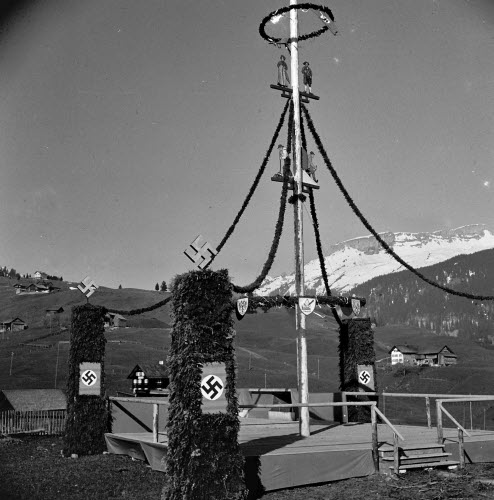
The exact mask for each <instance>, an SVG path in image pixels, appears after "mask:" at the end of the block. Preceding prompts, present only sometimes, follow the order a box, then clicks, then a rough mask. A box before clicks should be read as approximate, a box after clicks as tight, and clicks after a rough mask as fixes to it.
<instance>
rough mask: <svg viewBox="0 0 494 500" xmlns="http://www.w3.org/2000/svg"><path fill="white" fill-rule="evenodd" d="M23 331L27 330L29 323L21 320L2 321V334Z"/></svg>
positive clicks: (0, 330) (0, 329)
mask: <svg viewBox="0 0 494 500" xmlns="http://www.w3.org/2000/svg"><path fill="white" fill-rule="evenodd" d="M22 330H27V323H26V322H25V321H24V320H22V319H21V318H18V317H17V318H12V319H6V320H4V321H0V332H20V331H22Z"/></svg>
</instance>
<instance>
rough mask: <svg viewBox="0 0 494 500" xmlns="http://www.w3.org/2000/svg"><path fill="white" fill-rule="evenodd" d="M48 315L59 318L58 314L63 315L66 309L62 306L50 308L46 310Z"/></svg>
mask: <svg viewBox="0 0 494 500" xmlns="http://www.w3.org/2000/svg"><path fill="white" fill-rule="evenodd" d="M45 311H46V315H47V316H57V315H58V314H62V313H63V311H64V308H63V307H62V306H58V307H57V306H55V307H49V308H48V309H45Z"/></svg>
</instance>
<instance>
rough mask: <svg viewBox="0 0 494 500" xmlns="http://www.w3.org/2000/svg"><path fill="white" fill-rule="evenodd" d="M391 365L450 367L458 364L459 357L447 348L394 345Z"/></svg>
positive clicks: (445, 346) (391, 351)
mask: <svg viewBox="0 0 494 500" xmlns="http://www.w3.org/2000/svg"><path fill="white" fill-rule="evenodd" d="M389 354H391V364H392V365H396V364H400V363H401V364H410V365H412V364H413V365H434V366H448V365H454V364H456V361H457V358H458V356H457V355H456V354H455V353H454V352H453V351H452V350H451V349H450V348H449V347H448V346H447V345H444V346H442V347H432V346H425V347H421V348H419V347H415V346H409V345H394V346H393V347H392V348H391V349H390V351H389Z"/></svg>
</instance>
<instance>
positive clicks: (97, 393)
mask: <svg viewBox="0 0 494 500" xmlns="http://www.w3.org/2000/svg"><path fill="white" fill-rule="evenodd" d="M105 313H106V309H105V308H104V307H100V306H94V305H92V304H84V305H81V306H74V307H73V308H72V321H71V332H70V353H69V378H68V380H67V421H66V425H65V438H64V455H65V456H70V455H72V454H77V455H93V454H97V453H102V452H103V451H104V450H106V444H105V432H110V431H111V417H110V413H109V410H108V404H107V399H106V387H105V344H106V338H105V328H104V318H105Z"/></svg>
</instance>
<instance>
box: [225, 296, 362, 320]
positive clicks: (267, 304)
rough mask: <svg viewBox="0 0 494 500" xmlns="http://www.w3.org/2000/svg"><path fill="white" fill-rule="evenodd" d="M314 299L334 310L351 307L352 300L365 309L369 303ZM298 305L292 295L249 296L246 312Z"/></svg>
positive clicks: (350, 298) (339, 298)
mask: <svg viewBox="0 0 494 500" xmlns="http://www.w3.org/2000/svg"><path fill="white" fill-rule="evenodd" d="M312 297H314V298H315V299H316V301H317V303H318V304H319V305H325V306H330V307H331V308H332V309H334V307H336V306H340V307H351V306H352V300H359V301H360V305H361V307H364V306H365V304H366V303H367V301H366V299H364V298H361V297H336V296H334V295H331V296H327V295H316V296H312ZM296 304H298V297H293V296H290V295H272V296H266V297H260V296H256V297H253V296H249V304H248V307H247V311H246V312H247V314H255V313H256V312H257V309H262V311H263V312H268V311H269V310H270V309H271V308H273V307H286V308H288V309H294V308H295V306H296ZM232 307H236V305H232ZM335 312H336V311H335ZM340 321H341V320H340Z"/></svg>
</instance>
